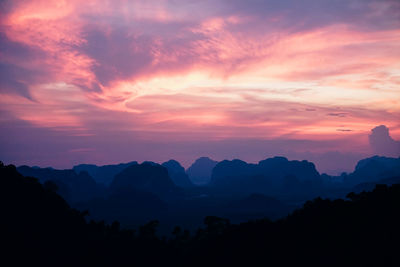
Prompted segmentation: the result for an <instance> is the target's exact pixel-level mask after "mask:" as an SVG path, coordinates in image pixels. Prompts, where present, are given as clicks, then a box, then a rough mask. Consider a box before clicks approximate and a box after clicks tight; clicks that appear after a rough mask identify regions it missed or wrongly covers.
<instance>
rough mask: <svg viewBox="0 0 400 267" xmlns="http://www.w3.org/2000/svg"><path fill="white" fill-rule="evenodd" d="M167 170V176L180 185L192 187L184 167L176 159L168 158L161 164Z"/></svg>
mask: <svg viewBox="0 0 400 267" xmlns="http://www.w3.org/2000/svg"><path fill="white" fill-rule="evenodd" d="M161 165H162V166H164V167H165V168H167V170H168V174H169V177H170V178H171V179H172V181H173V182H174V183H175V185H177V186H180V187H193V186H194V185H193V183H192V182H191V181H190V179H189V177H188V175H187V174H186V172H185V169H184V168H183V167H182V166H181V164H180V163H179V162H177V161H176V160H172V159H171V160H169V161H166V162H164V163H163V164H161Z"/></svg>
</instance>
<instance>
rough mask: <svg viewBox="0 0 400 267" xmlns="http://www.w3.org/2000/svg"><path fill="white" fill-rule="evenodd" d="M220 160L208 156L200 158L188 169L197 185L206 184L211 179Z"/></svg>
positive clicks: (187, 171) (190, 176)
mask: <svg viewBox="0 0 400 267" xmlns="http://www.w3.org/2000/svg"><path fill="white" fill-rule="evenodd" d="M217 163H218V161H214V160H212V159H210V158H208V157H201V158H198V159H197V160H196V161H195V162H194V163H193V164H192V165H191V166H190V167H189V168H188V169H187V170H186V173H187V175H188V176H189V178H190V180H191V181H192V182H193V183H194V184H196V185H206V184H208V183H209V182H210V180H211V174H212V170H213V168H214V167H215V165H217Z"/></svg>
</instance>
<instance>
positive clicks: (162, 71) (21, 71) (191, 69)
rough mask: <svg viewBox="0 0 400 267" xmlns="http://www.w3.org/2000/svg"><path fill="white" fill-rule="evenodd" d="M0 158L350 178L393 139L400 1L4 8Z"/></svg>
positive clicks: (398, 104) (399, 119)
mask: <svg viewBox="0 0 400 267" xmlns="http://www.w3.org/2000/svg"><path fill="white" fill-rule="evenodd" d="M0 6H1V7H0V123H1V126H0V130H1V133H0V160H2V161H4V162H6V163H13V164H17V165H19V164H28V165H39V166H54V167H58V168H69V167H71V166H72V165H74V164H78V163H96V164H106V163H116V162H127V161H131V160H137V161H143V160H153V161H157V162H162V161H165V160H168V159H170V158H174V159H176V160H179V161H180V162H181V163H182V164H183V165H184V166H185V167H187V166H188V165H190V163H191V162H192V161H193V160H194V159H196V158H197V157H199V156H210V157H212V158H213V159H216V160H222V159H225V158H227V159H233V158H241V159H243V160H247V161H250V162H253V161H258V160H261V159H264V158H266V157H269V156H274V155H283V156H287V157H289V159H309V160H312V161H314V162H316V165H317V168H318V169H319V170H320V171H328V172H329V171H335V170H347V169H351V168H352V167H354V163H355V162H356V160H358V159H360V158H362V157H364V156H369V155H372V154H374V150H373V148H371V146H370V144H369V141H368V135H369V134H370V133H371V129H373V128H374V127H376V126H378V125H386V126H387V127H388V128H389V129H390V135H391V136H392V137H393V138H394V139H395V140H399V139H400V1H398V0H392V1H391V0H379V1H369V0H337V1H328V0H315V1H312V0H304V1H287V0H280V1H272V0H271V1H267V0H265V1H262V0H249V1H239V0H219V1H218V0H213V1H207V0H204V1H192V0H186V1H183V0H171V1H168V0H158V1H156V0H152V1H116V0H109V1H94V0H85V1H79V0H69V1H51V0H43V1H18V0H14V1H11V0H10V1H8V0H5V1H1V2H0Z"/></svg>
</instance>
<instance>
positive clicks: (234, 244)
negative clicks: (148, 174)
mask: <svg viewBox="0 0 400 267" xmlns="http://www.w3.org/2000/svg"><path fill="white" fill-rule="evenodd" d="M159 171H160V172H163V171H162V170H159ZM0 177H1V180H0V183H1V186H0V190H1V191H0V197H1V202H0V203H1V211H2V219H1V224H2V225H1V229H2V233H1V237H2V238H1V242H2V244H3V245H4V246H2V247H3V249H2V251H1V253H2V260H4V261H5V260H11V263H13V264H12V265H21V264H25V263H29V265H34V266H36V265H39V266H50V265H51V266H62V265H64V266H83V265H85V266H135V265H136V266H143V265H146V266H159V265H161V264H162V265H165V264H167V265H176V266H193V265H194V266H204V265H208V266H217V265H219V266H226V265H228V264H235V265H236V264H242V265H244V266H254V265H255V266H260V265H264V266H399V264H400V259H399V257H398V251H400V242H399V240H400V239H399V237H400V228H399V225H400V185H397V184H394V185H392V186H387V185H377V186H376V188H375V189H374V190H373V191H371V192H362V193H359V194H357V193H350V194H348V195H347V199H346V200H343V199H337V200H329V199H321V198H316V199H314V200H312V201H307V202H306V203H305V204H304V206H303V207H302V208H300V209H297V210H296V211H294V212H292V213H291V214H290V215H289V216H287V217H284V218H283V219H279V220H276V221H271V220H268V219H262V220H255V221H249V222H246V223H241V224H233V223H230V222H229V220H227V219H223V218H219V217H215V216H208V217H206V218H205V219H204V226H203V227H202V228H200V229H198V230H197V231H196V232H195V233H194V234H190V233H189V232H188V231H185V230H183V229H181V228H180V227H176V228H175V229H174V231H173V233H172V236H171V237H170V238H162V237H159V236H157V235H156V229H157V225H158V222H156V221H150V222H148V223H147V224H145V225H143V226H141V227H139V228H138V229H137V230H136V231H134V230H124V229H121V228H120V226H119V223H118V222H114V223H112V224H106V223H104V222H101V221H100V222H95V221H88V220H86V219H85V217H86V214H85V213H84V212H80V211H78V210H76V209H73V208H71V207H70V206H69V205H68V203H67V202H66V201H65V200H64V199H63V198H62V197H60V196H59V195H58V194H57V184H56V183H54V182H52V181H51V180H48V181H45V182H44V183H39V181H38V180H37V179H35V178H31V177H24V176H22V175H21V174H19V173H18V172H17V169H16V168H15V167H14V166H12V165H9V166H4V165H3V164H2V163H1V164H0ZM122 177H123V176H122ZM121 179H122V178H121ZM154 179H156V178H154ZM157 179H158V178H157ZM393 179H394V178H393ZM397 179H398V178H397ZM120 182H125V181H124V179H122V180H121V181H120ZM141 186H144V185H143V184H141ZM171 188H173V187H171ZM171 188H170V189H171ZM171 190H174V189H171ZM253 197H256V198H257V195H255V196H253Z"/></svg>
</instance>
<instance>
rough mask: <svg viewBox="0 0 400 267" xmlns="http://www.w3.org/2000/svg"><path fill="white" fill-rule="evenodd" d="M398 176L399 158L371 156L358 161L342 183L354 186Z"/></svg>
mask: <svg viewBox="0 0 400 267" xmlns="http://www.w3.org/2000/svg"><path fill="white" fill-rule="evenodd" d="M395 176H400V158H388V157H380V156H373V157H370V158H366V159H363V160H360V161H359V162H358V163H357V165H356V167H355V169H354V172H352V173H350V174H349V175H347V176H346V179H345V181H344V182H346V183H348V184H350V185H355V184H359V183H368V182H377V181H379V180H382V179H387V178H392V177H395Z"/></svg>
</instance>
